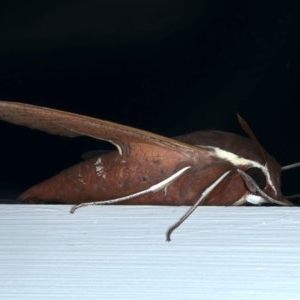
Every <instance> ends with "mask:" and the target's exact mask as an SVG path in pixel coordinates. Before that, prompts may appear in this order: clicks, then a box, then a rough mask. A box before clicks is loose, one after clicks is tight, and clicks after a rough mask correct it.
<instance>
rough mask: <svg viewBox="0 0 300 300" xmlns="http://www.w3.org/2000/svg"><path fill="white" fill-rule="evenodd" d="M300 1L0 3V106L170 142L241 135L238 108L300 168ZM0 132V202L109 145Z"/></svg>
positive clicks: (292, 187)
mask: <svg viewBox="0 0 300 300" xmlns="http://www.w3.org/2000/svg"><path fill="white" fill-rule="evenodd" d="M296 3H297V1H295V2H293V1H240V0H235V1H223V0H222V1H221V0H219V1H217V0H210V1H205V0H199V1H191V0H172V1H169V0H159V1H158V0H143V1H140V0H130V1H127V0H107V1H103V0H102V1H96V0H85V1H37V0H36V1H0V98H1V99H3V100H12V101H21V102H27V103H32V104H37V105H44V106H49V107H53V108H58V109H62V110H67V111H72V112H77V113H81V114H86V115H91V116H95V117H99V118H104V119H108V120H111V121H116V122H119V123H123V124H127V125H131V126H135V127H138V128H142V129H145V130H149V131H153V132H156V133H160V134H163V135H168V136H173V135H177V134H182V133H187V132H190V131H195V130H199V129H212V128H215V129H220V130H224V131H232V132H236V133H240V134H243V132H242V130H241V129H240V127H239V125H238V122H237V118H236V113H237V112H238V113H240V114H241V115H242V116H243V117H244V118H245V119H246V120H247V121H248V123H249V124H250V125H251V127H252V129H253V131H254V132H255V134H256V135H257V137H258V139H259V140H260V141H261V143H262V144H263V145H264V147H265V148H266V149H267V150H268V151H269V152H270V153H271V154H272V155H273V156H275V157H276V158H277V160H278V161H279V162H280V163H281V164H282V165H285V164H289V163H292V162H295V161H299V160H300V143H299V136H300V124H299V116H300V113H299V108H298V106H299V104H298V103H299V79H300V52H299V51H300V42H299V39H300V31H299V29H300V26H299V25H300V24H299V19H300V18H299V8H298V7H297V5H296ZM0 134H1V148H0V151H1V152H0V154H1V172H0V183H1V187H0V189H1V195H0V196H1V197H2V198H3V197H13V196H14V195H15V194H17V193H18V192H19V191H22V190H23V189H24V188H27V187H29V186H30V185H32V184H34V183H37V182H39V181H41V180H43V179H45V178H47V177H49V176H51V175H53V174H55V173H56V172H58V171H60V170H62V169H63V168H66V167H68V166H70V165H72V164H74V163H76V162H78V161H79V160H80V155H81V154H82V153H84V152H85V151H88V150H93V149H97V148H99V147H100V148H103V147H104V146H102V144H99V142H97V141H92V140H91V139H85V138H79V139H68V138H62V137H56V136H51V135H47V134H44V133H40V132H37V131H32V130H30V129H26V128H21V127H18V126H13V125H9V124H6V123H2V122H1V123H0ZM289 173H290V174H291V173H293V174H294V172H289ZM298 174H299V172H298ZM299 181H300V180H299V176H298V175H297V174H294V175H293V176H292V177H291V179H289V180H286V182H285V183H284V191H287V190H288V192H290V191H292V192H300V185H299Z"/></svg>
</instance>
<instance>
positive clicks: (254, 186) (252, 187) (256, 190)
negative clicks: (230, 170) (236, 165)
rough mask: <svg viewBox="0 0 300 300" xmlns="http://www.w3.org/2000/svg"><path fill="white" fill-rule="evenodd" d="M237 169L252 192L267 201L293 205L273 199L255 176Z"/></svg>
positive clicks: (281, 204)
mask: <svg viewBox="0 0 300 300" xmlns="http://www.w3.org/2000/svg"><path fill="white" fill-rule="evenodd" d="M237 171H238V172H239V173H240V174H241V176H242V178H243V179H244V182H245V184H246V186H247V187H248V189H249V191H250V192H252V193H258V194H259V195H260V196H261V197H262V198H263V199H265V200H266V201H267V202H269V203H272V204H277V205H280V206H291V205H293V204H292V203H288V202H283V201H280V200H276V199H273V198H272V197H270V196H269V195H267V194H266V193H265V192H264V191H263V190H262V189H261V188H260V187H259V186H258V185H257V183H256V182H255V181H254V180H253V178H252V177H251V176H250V175H248V174H247V173H245V172H244V171H242V170H240V169H237Z"/></svg>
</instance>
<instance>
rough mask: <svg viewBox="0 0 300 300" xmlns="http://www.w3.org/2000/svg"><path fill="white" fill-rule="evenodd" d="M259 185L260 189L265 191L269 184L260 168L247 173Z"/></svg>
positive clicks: (250, 169)
mask: <svg viewBox="0 0 300 300" xmlns="http://www.w3.org/2000/svg"><path fill="white" fill-rule="evenodd" d="M245 172H246V173H247V174H248V175H249V176H250V177H251V178H252V179H253V180H254V181H255V182H256V184H257V185H258V187H259V188H260V189H262V190H263V189H264V188H265V187H266V184H267V180H266V176H265V174H264V173H263V171H262V170H261V169H259V168H249V169H248V170H246V171H245Z"/></svg>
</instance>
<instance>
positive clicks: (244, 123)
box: [237, 114, 267, 163]
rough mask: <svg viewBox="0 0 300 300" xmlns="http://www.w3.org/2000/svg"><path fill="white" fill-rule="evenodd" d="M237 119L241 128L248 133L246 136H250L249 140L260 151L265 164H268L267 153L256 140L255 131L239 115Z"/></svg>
mask: <svg viewBox="0 0 300 300" xmlns="http://www.w3.org/2000/svg"><path fill="white" fill-rule="evenodd" d="M237 117H238V121H239V123H240V125H241V127H242V128H243V130H244V131H245V132H246V134H247V135H248V136H249V138H250V139H251V140H252V141H253V142H254V143H255V145H256V147H257V149H258V150H259V153H260V155H261V157H262V158H263V161H264V163H266V162H267V157H266V152H265V150H264V148H263V147H262V145H261V144H260V142H259V141H258V139H257V138H256V136H255V134H254V133H253V131H252V129H251V128H250V126H249V125H248V123H247V122H246V121H245V120H244V119H243V118H242V117H241V116H240V115H239V114H237Z"/></svg>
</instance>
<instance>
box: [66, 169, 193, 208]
mask: <svg viewBox="0 0 300 300" xmlns="http://www.w3.org/2000/svg"><path fill="white" fill-rule="evenodd" d="M189 168H190V166H187V167H184V168H182V169H180V170H179V171H177V172H176V173H175V174H173V175H171V176H169V177H168V178H166V179H164V180H163V181H160V182H158V183H157V184H154V185H152V186H150V187H149V188H148V189H145V190H142V191H140V192H137V193H134V194H130V195H127V196H124V197H119V198H115V199H111V200H103V201H94V202H86V203H81V204H78V205H74V206H73V207H72V208H71V211H70V212H71V213H74V212H75V210H77V209H78V208H80V207H83V206H90V205H105V204H115V203H119V202H122V201H126V200H129V199H133V198H136V197H139V196H143V195H145V194H148V193H155V192H158V191H161V190H163V189H166V188H167V187H168V186H169V185H170V184H171V183H173V182H174V181H175V180H176V179H178V178H179V177H180V176H181V175H182V174H183V173H184V172H185V171H187V170H188V169H189Z"/></svg>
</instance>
